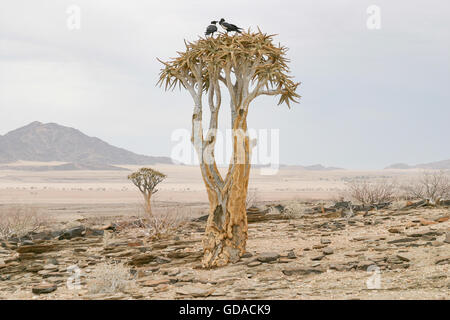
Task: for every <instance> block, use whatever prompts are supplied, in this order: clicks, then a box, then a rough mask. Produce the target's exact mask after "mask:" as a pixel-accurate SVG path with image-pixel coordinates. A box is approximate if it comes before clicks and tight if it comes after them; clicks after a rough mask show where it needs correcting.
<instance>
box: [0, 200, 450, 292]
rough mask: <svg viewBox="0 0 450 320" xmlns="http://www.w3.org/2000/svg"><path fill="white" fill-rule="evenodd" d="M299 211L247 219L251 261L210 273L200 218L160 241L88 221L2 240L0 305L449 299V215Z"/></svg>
mask: <svg viewBox="0 0 450 320" xmlns="http://www.w3.org/2000/svg"><path fill="white" fill-rule="evenodd" d="M305 206H306V207H308V206H310V208H309V209H308V208H307V209H308V210H304V211H303V212H302V213H298V214H292V212H291V213H289V214H286V213H285V210H284V206H283V205H278V206H272V207H274V209H272V210H270V211H268V210H266V208H264V207H262V208H260V209H259V210H256V209H255V210H252V211H250V212H249V221H250V223H249V240H248V244H247V250H248V251H247V253H246V254H245V255H244V256H243V257H242V259H241V261H239V262H238V263H236V264H233V265H229V266H227V267H224V268H220V269H213V270H204V269H202V268H201V267H200V259H201V256H202V246H201V240H202V236H203V230H204V224H205V222H204V221H203V220H202V219H197V220H193V221H189V222H186V223H184V224H183V225H182V226H180V227H179V228H178V229H177V230H176V231H175V232H174V233H173V234H172V235H170V236H167V237H164V238H163V239H159V240H157V239H151V238H149V237H148V235H147V234H146V233H145V230H143V229H141V228H138V227H136V228H134V227H129V228H124V229H122V230H121V231H118V228H117V226H116V225H113V224H110V222H109V221H106V220H104V221H103V224H102V225H99V224H98V221H95V222H90V221H89V220H87V221H82V222H79V223H78V224H79V225H78V226H74V227H72V228H68V229H64V230H52V231H51V232H50V231H45V232H41V233H37V234H34V235H33V237H32V239H29V240H27V239H10V240H9V241H3V242H0V245H1V246H0V299H193V298H194V299H197V298H198V299H449V298H450V276H449V275H450V273H449V270H450V221H449V218H450V209H449V208H448V207H430V206H427V207H419V208H414V207H410V208H406V209H394V208H391V207H385V208H383V209H378V210H377V209H374V208H371V210H369V211H360V212H358V213H357V214H356V215H354V216H349V217H342V216H343V214H342V213H341V212H340V211H336V210H324V209H322V210H317V206H316V207H315V206H314V205H313V204H310V205H309V204H307V205H305ZM344 216H345V215H344ZM101 275H103V276H104V277H103V278H102V276H101ZM78 276H79V277H78ZM78 278H79V279H80V286H79V287H77V286H76V284H77V280H76V279H78ZM100 278H102V279H100ZM113 278H114V279H113Z"/></svg>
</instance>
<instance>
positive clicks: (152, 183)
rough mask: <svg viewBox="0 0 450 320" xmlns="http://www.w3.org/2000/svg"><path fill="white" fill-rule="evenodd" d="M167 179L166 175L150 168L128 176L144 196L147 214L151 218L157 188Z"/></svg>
mask: <svg viewBox="0 0 450 320" xmlns="http://www.w3.org/2000/svg"><path fill="white" fill-rule="evenodd" d="M165 178H166V175H165V174H164V173H161V172H159V171H156V170H153V169H150V168H141V169H139V170H138V171H136V172H134V173H132V174H130V175H129V176H128V179H129V180H131V182H133V184H134V185H135V186H136V187H138V189H139V191H140V192H141V193H142V195H143V196H144V206H145V207H144V208H145V212H147V213H148V214H149V215H150V216H151V215H152V207H151V198H152V195H153V194H155V193H156V192H158V189H156V186H157V185H158V184H159V183H160V182H162V181H163V180H164V179H165Z"/></svg>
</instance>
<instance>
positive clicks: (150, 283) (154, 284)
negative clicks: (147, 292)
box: [140, 279, 170, 287]
mask: <svg viewBox="0 0 450 320" xmlns="http://www.w3.org/2000/svg"><path fill="white" fill-rule="evenodd" d="M169 283H170V280H169V279H161V280H146V281H143V282H140V284H141V286H143V287H157V286H159V285H161V284H169Z"/></svg>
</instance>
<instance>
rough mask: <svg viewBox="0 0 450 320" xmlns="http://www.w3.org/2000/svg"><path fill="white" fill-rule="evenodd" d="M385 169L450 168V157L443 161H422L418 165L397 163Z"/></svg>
mask: <svg viewBox="0 0 450 320" xmlns="http://www.w3.org/2000/svg"><path fill="white" fill-rule="evenodd" d="M385 169H434V170H441V169H444V170H446V169H450V159H449V160H442V161H436V162H429V163H421V164H417V165H412V166H410V165H408V164H406V163H396V164H392V165H390V166H388V167H386V168H385Z"/></svg>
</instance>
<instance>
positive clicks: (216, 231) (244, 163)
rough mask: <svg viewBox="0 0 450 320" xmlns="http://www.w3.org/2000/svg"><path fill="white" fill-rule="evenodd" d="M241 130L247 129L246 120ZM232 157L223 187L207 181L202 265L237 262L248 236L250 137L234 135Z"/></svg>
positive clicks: (215, 265) (206, 266)
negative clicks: (207, 214) (247, 208)
mask: <svg viewBox="0 0 450 320" xmlns="http://www.w3.org/2000/svg"><path fill="white" fill-rule="evenodd" d="M243 121H244V123H243V124H242V123H241V125H242V126H241V128H242V129H241V130H242V132H243V133H246V130H247V127H246V123H245V120H243ZM233 148H234V157H233V161H232V164H231V165H230V169H229V176H227V179H226V181H225V186H224V188H223V189H222V190H220V191H218V189H214V188H211V186H210V184H208V183H206V181H205V185H206V189H207V191H208V197H209V203H210V213H209V217H208V221H207V225H206V230H205V238H204V241H203V248H204V256H203V261H202V264H203V266H204V267H205V268H212V267H220V266H224V265H226V264H228V263H229V262H232V263H235V262H237V261H238V260H239V259H240V257H241V256H242V254H243V253H244V252H245V246H246V243H247V238H248V226H247V211H246V198H247V189H248V182H249V176H250V155H249V140H248V137H247V136H245V135H244V136H241V137H240V138H239V137H236V138H234V145H233Z"/></svg>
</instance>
